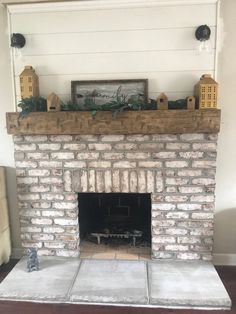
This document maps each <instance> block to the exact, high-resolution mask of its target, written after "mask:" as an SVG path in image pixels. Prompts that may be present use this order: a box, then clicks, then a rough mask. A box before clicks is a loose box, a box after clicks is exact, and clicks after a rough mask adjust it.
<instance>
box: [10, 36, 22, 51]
mask: <svg viewBox="0 0 236 314" xmlns="http://www.w3.org/2000/svg"><path fill="white" fill-rule="evenodd" d="M24 46H25V37H24V36H23V35H22V34H19V33H13V34H12V35H11V47H13V48H23V47H24Z"/></svg>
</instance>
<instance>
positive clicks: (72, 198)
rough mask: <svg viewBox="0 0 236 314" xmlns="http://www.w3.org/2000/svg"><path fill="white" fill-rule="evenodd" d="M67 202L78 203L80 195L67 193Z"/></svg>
mask: <svg viewBox="0 0 236 314" xmlns="http://www.w3.org/2000/svg"><path fill="white" fill-rule="evenodd" d="M64 198H65V201H77V200H78V194H77V193H67V194H65V197H64Z"/></svg>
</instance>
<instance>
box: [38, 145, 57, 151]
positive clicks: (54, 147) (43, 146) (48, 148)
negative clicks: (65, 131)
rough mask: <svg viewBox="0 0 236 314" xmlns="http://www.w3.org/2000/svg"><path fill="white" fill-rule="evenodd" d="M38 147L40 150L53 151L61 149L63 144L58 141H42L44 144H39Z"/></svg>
mask: <svg viewBox="0 0 236 314" xmlns="http://www.w3.org/2000/svg"><path fill="white" fill-rule="evenodd" d="M38 148H39V149H40V150H48V151H52V150H60V149H61V144H59V143H58V144H57V143H42V144H38Z"/></svg>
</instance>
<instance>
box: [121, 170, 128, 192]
mask: <svg viewBox="0 0 236 314" xmlns="http://www.w3.org/2000/svg"><path fill="white" fill-rule="evenodd" d="M120 175H121V178H120V184H121V192H122V193H128V192H129V172H128V171H127V170H124V171H121V172H120Z"/></svg>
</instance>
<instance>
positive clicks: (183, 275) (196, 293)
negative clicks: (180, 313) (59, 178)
mask: <svg viewBox="0 0 236 314" xmlns="http://www.w3.org/2000/svg"><path fill="white" fill-rule="evenodd" d="M40 265H41V269H40V271H38V272H32V273H27V271H26V259H25V258H23V259H22V260H21V261H20V262H19V263H18V264H17V265H16V266H15V268H14V269H13V270H12V271H11V273H10V274H9V275H8V276H7V277H6V278H5V280H4V281H3V282H2V283H1V284H0V300H17V301H33V302H48V303H52V302H56V303H62V302H63V303H76V304H79V303H96V304H113V305H120V306H121V305H124V304H125V305H130V306H135V305H139V306H144V307H164V308H168V307H171V308H197V309H229V308H230V307H231V300H230V298H229V296H228V294H227V292H226V290H225V288H224V286H223V284H222V282H221V280H220V278H219V276H218V274H217V272H216V271H215V269H214V267H213V265H212V264H211V263H209V262H203V261H188V262H186V261H151V262H144V261H119V260H113V261H110V260H109V261H106V260H83V261H81V260H79V259H75V258H60V257H41V258H40Z"/></svg>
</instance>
